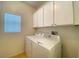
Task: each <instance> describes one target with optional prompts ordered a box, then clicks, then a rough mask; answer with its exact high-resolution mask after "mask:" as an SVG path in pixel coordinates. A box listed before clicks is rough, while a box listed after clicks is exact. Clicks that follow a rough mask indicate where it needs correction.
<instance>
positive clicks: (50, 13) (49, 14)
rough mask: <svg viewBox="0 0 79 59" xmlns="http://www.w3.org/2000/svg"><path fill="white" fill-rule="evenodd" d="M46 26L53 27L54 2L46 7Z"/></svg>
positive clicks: (48, 3)
mask: <svg viewBox="0 0 79 59" xmlns="http://www.w3.org/2000/svg"><path fill="white" fill-rule="evenodd" d="M43 7H44V26H52V25H53V2H47V3H46V4H45V5H44V6H43Z"/></svg>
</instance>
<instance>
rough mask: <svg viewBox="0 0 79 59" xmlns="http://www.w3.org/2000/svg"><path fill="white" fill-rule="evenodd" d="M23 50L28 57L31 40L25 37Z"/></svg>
mask: <svg viewBox="0 0 79 59" xmlns="http://www.w3.org/2000/svg"><path fill="white" fill-rule="evenodd" d="M25 45H26V46H25V51H26V54H27V56H28V57H31V54H32V45H31V40H30V39H26V44H25Z"/></svg>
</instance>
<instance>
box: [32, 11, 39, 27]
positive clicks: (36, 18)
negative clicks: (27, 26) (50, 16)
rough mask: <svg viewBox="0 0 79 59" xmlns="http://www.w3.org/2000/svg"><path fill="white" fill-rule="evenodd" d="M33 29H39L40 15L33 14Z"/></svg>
mask: <svg viewBox="0 0 79 59" xmlns="http://www.w3.org/2000/svg"><path fill="white" fill-rule="evenodd" d="M33 27H38V14H37V12H35V13H34V14H33Z"/></svg>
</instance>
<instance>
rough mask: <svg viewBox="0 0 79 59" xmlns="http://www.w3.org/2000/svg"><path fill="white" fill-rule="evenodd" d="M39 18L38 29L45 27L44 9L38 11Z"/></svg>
mask: <svg viewBox="0 0 79 59" xmlns="http://www.w3.org/2000/svg"><path fill="white" fill-rule="evenodd" d="M37 14H38V15H37V17H38V27H43V17H44V16H43V8H40V9H39V10H38V11H37Z"/></svg>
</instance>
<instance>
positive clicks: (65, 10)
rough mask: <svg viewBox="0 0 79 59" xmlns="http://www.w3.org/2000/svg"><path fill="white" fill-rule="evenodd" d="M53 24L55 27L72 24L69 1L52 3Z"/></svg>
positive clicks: (71, 6) (71, 10) (70, 3)
mask: <svg viewBox="0 0 79 59" xmlns="http://www.w3.org/2000/svg"><path fill="white" fill-rule="evenodd" d="M54 23H55V25H71V24H73V5H72V2H71V1H56V2H54Z"/></svg>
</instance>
